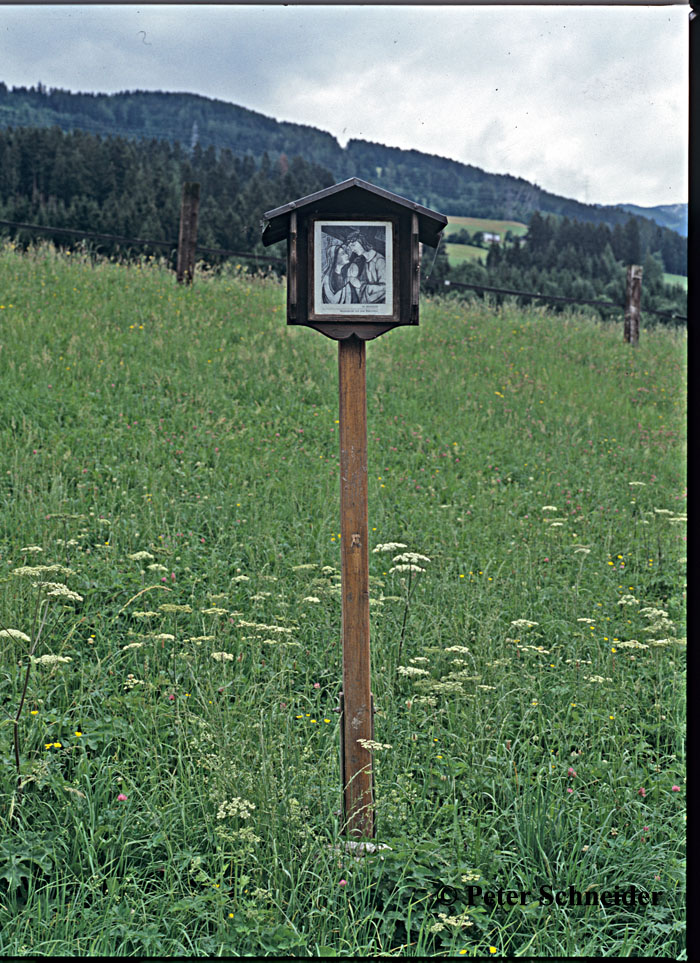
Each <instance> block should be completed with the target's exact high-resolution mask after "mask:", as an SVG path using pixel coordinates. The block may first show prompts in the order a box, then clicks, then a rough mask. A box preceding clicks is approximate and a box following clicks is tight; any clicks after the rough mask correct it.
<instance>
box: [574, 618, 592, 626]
mask: <svg viewBox="0 0 700 963" xmlns="http://www.w3.org/2000/svg"><path fill="white" fill-rule="evenodd" d="M576 621H577V622H585V623H586V625H595V619H576Z"/></svg>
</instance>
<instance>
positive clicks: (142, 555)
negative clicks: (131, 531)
mask: <svg viewBox="0 0 700 963" xmlns="http://www.w3.org/2000/svg"><path fill="white" fill-rule="evenodd" d="M126 557H127V558H130V559H131V561H132V562H145V561H146V559H151V560H153V559H154V558H155V555H151V553H150V552H133V554H131V555H127V556H126ZM149 568H150V566H149Z"/></svg>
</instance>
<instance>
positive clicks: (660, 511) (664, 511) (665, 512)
mask: <svg viewBox="0 0 700 963" xmlns="http://www.w3.org/2000/svg"><path fill="white" fill-rule="evenodd" d="M654 511H655V512H656V514H657V515H673V512H672V511H670V510H669V509H668V508H655V509H654Z"/></svg>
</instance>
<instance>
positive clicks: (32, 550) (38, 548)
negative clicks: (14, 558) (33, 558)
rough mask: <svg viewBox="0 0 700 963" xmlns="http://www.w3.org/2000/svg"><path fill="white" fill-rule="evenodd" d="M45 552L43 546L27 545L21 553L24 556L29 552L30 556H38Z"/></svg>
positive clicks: (21, 549)
mask: <svg viewBox="0 0 700 963" xmlns="http://www.w3.org/2000/svg"><path fill="white" fill-rule="evenodd" d="M43 551H44V549H43V548H42V547H41V545H25V546H24V548H20V552H22V553H23V554H26V553H27V552H29V553H30V554H34V555H38V554H39V552H43Z"/></svg>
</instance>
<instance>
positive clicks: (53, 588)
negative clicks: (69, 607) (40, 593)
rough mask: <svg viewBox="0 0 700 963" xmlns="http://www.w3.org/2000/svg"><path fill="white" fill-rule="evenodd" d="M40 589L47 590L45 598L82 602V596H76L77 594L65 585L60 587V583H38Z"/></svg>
mask: <svg viewBox="0 0 700 963" xmlns="http://www.w3.org/2000/svg"><path fill="white" fill-rule="evenodd" d="M38 584H39V585H41V587H42V588H44V589H46V588H48V589H49V591H48V592H47V593H46V598H48V599H51V598H60V599H65V600H66V602H83V601H84V599H83V597H82V595H78V593H77V592H71V590H70V589H69V588H68V586H67V585H62V584H61V583H60V582H39V583H38Z"/></svg>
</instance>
